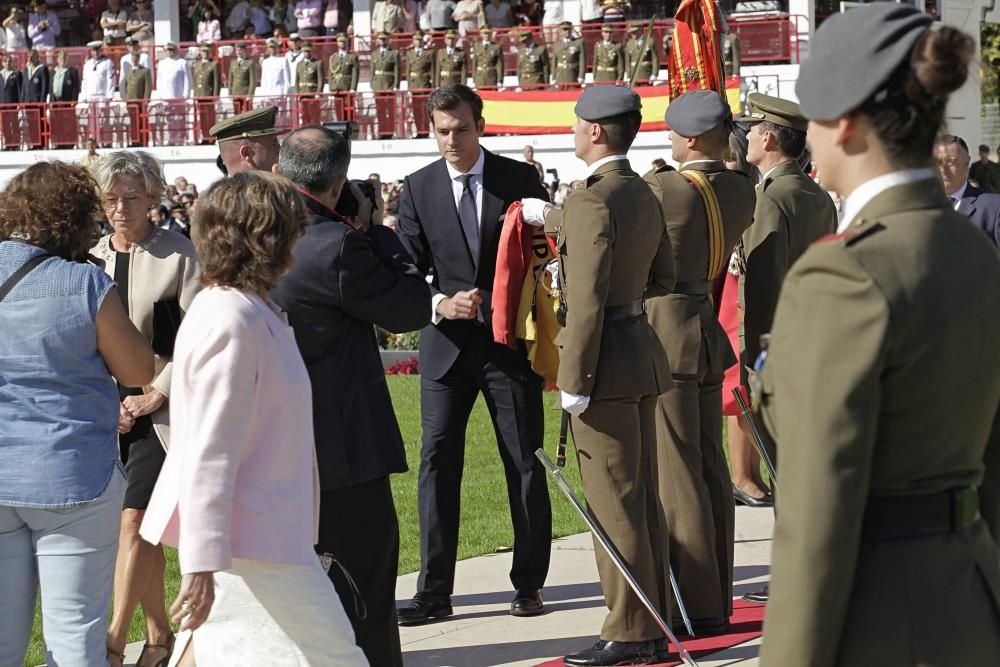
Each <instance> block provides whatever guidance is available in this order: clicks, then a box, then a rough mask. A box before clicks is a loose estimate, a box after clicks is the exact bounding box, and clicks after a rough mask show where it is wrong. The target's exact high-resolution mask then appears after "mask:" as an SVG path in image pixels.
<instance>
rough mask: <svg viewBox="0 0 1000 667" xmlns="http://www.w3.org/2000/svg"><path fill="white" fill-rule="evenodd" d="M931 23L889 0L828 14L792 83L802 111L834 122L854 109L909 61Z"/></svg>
mask: <svg viewBox="0 0 1000 667" xmlns="http://www.w3.org/2000/svg"><path fill="white" fill-rule="evenodd" d="M930 25H931V17H929V16H927V15H926V14H924V13H923V12H921V11H919V10H918V9H916V8H915V7H913V6H912V5H904V4H896V3H888V2H885V3H883V2H880V3H876V4H872V5H867V6H865V7H859V8H858V9H852V10H850V11H849V12H846V13H842V14H834V15H833V16H831V17H830V18H829V19H827V20H826V21H824V22H823V25H822V26H820V29H819V30H817V31H816V34H815V35H814V36H813V38H812V40H811V41H810V43H809V57H808V58H806V60H805V61H804V62H803V63H802V67H801V70H800V72H799V79H798V82H797V83H796V84H795V93H796V95H798V98H799V101H800V102H801V104H802V112H803V113H804V114H805V115H806V117H808V118H813V119H815V120H833V119H834V118H839V117H840V116H843V115H844V114H846V113H848V112H849V111H853V110H854V109H857V108H858V107H859V106H861V104H862V103H863V102H864V101H865V100H867V99H868V98H870V97H872V96H873V95H875V94H876V93H878V92H880V91H881V90H882V88H883V87H884V86H885V84H886V82H887V81H888V80H889V78H890V77H891V76H892V74H893V72H895V71H896V70H897V69H898V68H899V66H900V65H901V64H902V63H903V62H904V61H906V60H909V58H910V55H911V54H912V53H913V48H914V46H915V45H916V43H917V40H918V39H919V38H920V36H921V35H923V34H924V32H925V31H927V30H928V29H929V28H930ZM824 63H837V65H836V67H830V66H829V65H828V64H827V65H826V66H824ZM820 70H822V74H821V73H820ZM810 77H812V80H810Z"/></svg>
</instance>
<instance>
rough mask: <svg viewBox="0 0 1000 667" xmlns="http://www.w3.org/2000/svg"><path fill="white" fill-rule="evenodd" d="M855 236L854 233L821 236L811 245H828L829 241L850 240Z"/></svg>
mask: <svg viewBox="0 0 1000 667" xmlns="http://www.w3.org/2000/svg"><path fill="white" fill-rule="evenodd" d="M855 236H857V233H856V232H843V233H842V234H827V235H826V236H821V237H819V238H818V239H816V240H815V241H813V244H817V243H830V242H831V241H839V240H841V239H850V238H853V237H855Z"/></svg>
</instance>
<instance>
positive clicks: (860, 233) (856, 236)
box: [847, 218, 885, 246]
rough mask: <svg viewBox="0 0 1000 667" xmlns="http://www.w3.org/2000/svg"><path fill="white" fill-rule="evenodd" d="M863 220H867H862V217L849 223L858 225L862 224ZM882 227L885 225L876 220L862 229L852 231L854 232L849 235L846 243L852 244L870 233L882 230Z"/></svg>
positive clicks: (854, 225)
mask: <svg viewBox="0 0 1000 667" xmlns="http://www.w3.org/2000/svg"><path fill="white" fill-rule="evenodd" d="M865 222H867V221H866V220H864V219H863V218H860V219H858V220H857V221H855V222H854V224H853V225H851V226H852V227H858V226H860V225H863V224H864V223H865ZM883 229H885V225H883V224H882V223H881V222H876V223H874V224H872V225H868V226H867V227H865V228H864V229H860V230H858V231H856V232H854V234H853V235H852V236H851V238H850V239H848V241H847V245H849V246H852V245H854V244H855V243H857V242H858V241H860V240H861V239H865V238H868V237H869V236H871V235H872V234H876V233H878V232H880V231H882V230H883Z"/></svg>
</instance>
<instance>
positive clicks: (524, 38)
mask: <svg viewBox="0 0 1000 667" xmlns="http://www.w3.org/2000/svg"><path fill="white" fill-rule="evenodd" d="M518 39H519V40H520V42H521V46H520V47H518V49H517V85H518V86H520V87H522V88H524V87H525V86H532V87H535V88H537V87H538V86H542V85H545V84H547V83H548V82H549V52H548V51H547V50H546V49H545V47H544V46H539V45H538V44H535V39H534V35H533V34H532V33H531V31H530V30H527V29H524V30H521V32H520V34H519V35H518Z"/></svg>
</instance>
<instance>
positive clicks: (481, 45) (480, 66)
mask: <svg viewBox="0 0 1000 667" xmlns="http://www.w3.org/2000/svg"><path fill="white" fill-rule="evenodd" d="M479 34H480V35H481V36H482V40H481V41H479V42H476V44H475V46H473V47H472V81H473V83H475V85H476V88H483V87H490V88H495V87H497V86H502V85H503V75H504V72H503V47H502V46H500V45H499V44H497V43H496V42H494V41H493V29H492V28H490V27H489V26H484V27H483V28H482V29H481V30H480V31H479Z"/></svg>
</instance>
